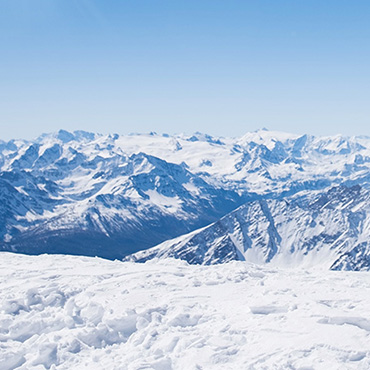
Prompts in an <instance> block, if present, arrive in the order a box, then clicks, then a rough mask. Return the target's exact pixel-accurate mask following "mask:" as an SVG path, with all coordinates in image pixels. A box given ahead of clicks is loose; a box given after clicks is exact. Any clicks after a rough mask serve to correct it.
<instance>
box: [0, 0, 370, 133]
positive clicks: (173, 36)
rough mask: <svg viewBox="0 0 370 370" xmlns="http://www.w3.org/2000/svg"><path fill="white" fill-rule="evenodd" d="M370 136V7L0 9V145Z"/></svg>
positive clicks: (91, 1) (27, 4) (224, 3)
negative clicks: (102, 137) (55, 136)
mask: <svg viewBox="0 0 370 370" xmlns="http://www.w3.org/2000/svg"><path fill="white" fill-rule="evenodd" d="M262 127H267V128H269V129H271V130H281V131H290V132H296V133H311V134H315V135H331V134H336V133H342V134H345V135H360V134H363V135H370V1H369V0H366V1H362V0H356V1H350V0H348V1H345V0H335V1H334V0H325V1H323V0H309V1H308V0H306V1H304V0H290V1H288V0H287V1H285V0H270V1H267V0H258V1H257V0H253V1H252V0H251V1H248V0H243V1H242V0H240V1H233V0H182V1H180V0H168V1H161V0H32V1H31V0H0V130H1V131H0V139H3V140H7V139H10V138H14V137H16V138H33V137H36V136H38V135H39V134H41V133H42V132H51V131H56V130H58V129H60V128H64V129H67V130H76V129H82V130H87V131H94V132H101V133H108V132H110V133H113V132H117V133H121V134H125V133H129V132H149V131H157V132H158V133H163V132H167V133H179V132H186V133H192V132H194V131H202V132H206V133H209V134H212V135H221V136H239V135H242V134H244V133H245V132H247V131H252V130H255V129H258V128H262Z"/></svg>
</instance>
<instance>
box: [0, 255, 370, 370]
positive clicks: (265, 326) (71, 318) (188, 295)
mask: <svg viewBox="0 0 370 370" xmlns="http://www.w3.org/2000/svg"><path fill="white" fill-rule="evenodd" d="M0 275H1V279H0V291H1V295H0V369H1V370H10V369H19V370H20V369H22V370H26V369H27V370H33V369H34V370H36V369H37V370H44V369H52V370H55V369H58V370H59V369H60V370H61V369H89V370H93V369H99V370H101V369H110V370H114V369H117V370H118V369H130V370H133V369H135V370H136V369H137V370H138V369H155V370H165V369H166V370H167V369H187V370H191V369H194V370H195V369H197V370H199V369H301V370H303V369H325V370H328V369H369V368H370V342H369V333H370V319H369V312H370V294H369V293H370V274H368V273H364V272H344V271H340V272H339V271H325V270H320V269H316V270H311V271H304V270H299V269H278V268H272V267H271V266H268V265H265V266H257V265H253V264H250V263H245V262H236V261H234V262H230V263H226V264H222V265H213V266H201V265H188V264H187V263H186V262H184V261H180V260H172V259H168V260H152V261H149V262H147V263H145V264H135V263H131V262H119V261H108V260H103V259H99V258H90V257H76V256H62V255H54V256H50V255H41V256H25V255H21V254H12V253H6V252H4V253H2V254H1V260H0Z"/></svg>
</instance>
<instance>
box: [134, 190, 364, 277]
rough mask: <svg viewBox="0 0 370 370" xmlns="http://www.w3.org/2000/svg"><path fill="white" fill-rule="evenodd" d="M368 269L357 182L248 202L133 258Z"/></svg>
mask: <svg viewBox="0 0 370 370" xmlns="http://www.w3.org/2000/svg"><path fill="white" fill-rule="evenodd" d="M156 257H159V258H167V257H175V258H180V259H184V260H186V261H187V262H189V263H193V264H205V265H208V264H217V263H224V262H228V261H231V260H246V261H249V262H253V263H259V264H264V263H271V264H273V265H278V266H298V265H302V266H311V267H312V266H318V265H322V266H324V267H326V268H331V269H334V270H342V269H344V270H361V269H365V270H369V269H370V193H369V191H367V190H365V189H363V188H361V187H360V186H359V185H356V186H353V187H345V186H340V187H333V188H331V189H330V190H329V191H327V192H324V193H318V192H315V193H313V192H306V193H305V194H298V195H296V196H293V197H286V198H283V199H270V200H265V199H261V200H257V201H251V202H248V203H246V204H245V205H243V206H241V207H239V208H238V209H236V210H235V211H233V212H231V213H230V214H228V215H226V216H224V217H223V218H221V219H220V220H219V221H217V222H215V223H213V224H212V225H210V226H208V227H206V228H203V229H201V230H198V231H194V232H192V233H190V234H187V235H184V236H181V237H179V238H176V239H174V240H170V241H166V242H164V243H162V244H161V245H159V246H157V247H154V248H151V249H149V250H147V251H142V252H138V253H136V254H134V255H132V256H130V257H128V259H129V260H131V261H137V262H144V261H146V260H148V259H152V258H156Z"/></svg>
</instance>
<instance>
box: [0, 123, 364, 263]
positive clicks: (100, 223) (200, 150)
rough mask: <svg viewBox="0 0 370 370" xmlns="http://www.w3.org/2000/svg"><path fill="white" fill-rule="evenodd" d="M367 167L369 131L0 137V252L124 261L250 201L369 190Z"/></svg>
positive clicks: (79, 133)
mask: <svg viewBox="0 0 370 370" xmlns="http://www.w3.org/2000/svg"><path fill="white" fill-rule="evenodd" d="M369 170H370V138H366V137H352V138H346V137H341V136H335V137H313V136H308V135H303V136H302V135H293V134H286V133H280V132H271V131H266V130H260V131H257V132H252V133H247V134H246V135H244V136H243V137H241V138H215V137H211V136H209V135H205V134H200V133H196V134H194V135H173V136H170V135H166V134H163V135H158V134H156V133H151V134H145V135H143V134H132V135H126V136H119V135H117V134H114V135H100V134H94V133H88V132H84V131H75V132H73V133H70V132H67V131H63V130H61V131H59V132H57V133H54V134H44V135H42V136H41V137H39V138H37V139H36V140H34V141H24V140H12V141H10V142H0V200H1V206H0V220H1V224H0V248H1V249H2V250H8V251H17V252H23V253H28V254H39V253H69V254H82V255H90V256H95V255H98V256H101V257H105V258H111V259H114V258H122V257H124V256H127V255H128V254H130V253H134V252H137V251H140V250H144V249H147V248H150V247H153V246H155V245H157V244H159V243H161V242H163V241H165V240H168V239H171V238H174V237H177V236H180V235H182V234H185V233H188V232H191V231H194V230H197V229H198V228H201V227H205V226H207V225H209V224H211V223H213V222H216V221H217V220H218V219H220V218H221V217H222V216H224V215H226V214H228V213H229V212H231V211H233V210H235V209H236V208H237V207H239V206H241V205H243V204H244V203H246V202H251V201H256V202H257V201H259V202H262V201H264V202H266V204H270V202H280V201H281V199H285V197H291V196H294V195H295V194H297V196H298V197H300V195H298V194H307V197H309V198H310V197H312V196H314V195H315V194H316V192H317V191H326V190H328V189H329V188H330V187H332V186H335V185H340V184H343V185H345V186H349V187H351V186H354V185H356V184H359V185H361V186H362V187H363V188H364V190H363V191H366V189H369V174H370V172H369ZM310 194H312V195H310ZM248 204H251V203H248ZM254 204H257V203H254ZM261 225H262V224H261ZM261 227H262V226H261ZM265 233H266V231H265ZM266 235H267V234H266ZM265 239H266V237H265ZM266 240H267V239H266ZM261 245H262V244H261ZM359 248H360V247H359ZM360 249H361V248H360ZM361 250H362V249H361ZM353 253H354V252H353ZM359 253H360V252H359ZM212 258H213V257H212ZM348 258H349V257H348Z"/></svg>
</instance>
